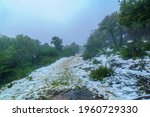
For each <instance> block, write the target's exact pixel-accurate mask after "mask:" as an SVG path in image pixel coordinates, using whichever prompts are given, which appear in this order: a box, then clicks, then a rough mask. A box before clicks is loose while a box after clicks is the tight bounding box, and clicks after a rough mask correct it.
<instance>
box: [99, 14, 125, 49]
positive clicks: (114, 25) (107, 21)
mask: <svg viewBox="0 0 150 117" xmlns="http://www.w3.org/2000/svg"><path fill="white" fill-rule="evenodd" d="M99 30H100V31H106V32H108V33H109V34H110V35H111V39H112V41H113V43H114V45H115V47H121V46H122V42H123V27H122V26H121V25H119V23H118V13H117V12H114V13H112V14H111V15H108V16H106V17H105V18H104V19H103V21H102V22H101V23H100V24H99ZM118 34H119V35H120V36H119V37H120V38H119V43H117V37H118Z"/></svg>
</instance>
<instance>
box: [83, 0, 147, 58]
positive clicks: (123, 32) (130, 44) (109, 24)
mask: <svg viewBox="0 0 150 117" xmlns="http://www.w3.org/2000/svg"><path fill="white" fill-rule="evenodd" d="M149 11H150V1H149V0H121V1H120V10H119V11H118V12H114V13H112V14H110V15H107V16H106V17H105V18H104V19H103V20H102V22H100V23H99V24H98V28H97V29H95V31H94V32H93V33H92V34H91V35H90V37H89V38H88V41H87V43H86V44H85V51H84V54H83V58H84V59H90V58H92V57H94V56H96V55H97V54H99V53H100V52H101V51H102V50H103V49H104V48H111V49H113V50H114V51H116V52H117V51H118V52H119V53H120V55H121V57H122V58H124V59H130V58H133V59H135V58H141V57H143V56H145V55H147V53H146V51H150V12H149Z"/></svg>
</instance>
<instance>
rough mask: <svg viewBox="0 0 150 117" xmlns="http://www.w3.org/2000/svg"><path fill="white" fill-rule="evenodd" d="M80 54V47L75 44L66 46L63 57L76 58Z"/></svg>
mask: <svg viewBox="0 0 150 117" xmlns="http://www.w3.org/2000/svg"><path fill="white" fill-rule="evenodd" d="M78 52H79V45H77V44H76V43H75V42H73V43H72V44H71V45H68V46H64V48H63V52H62V54H63V55H62V56H65V57H68V56H74V55H75V54H77V53H78Z"/></svg>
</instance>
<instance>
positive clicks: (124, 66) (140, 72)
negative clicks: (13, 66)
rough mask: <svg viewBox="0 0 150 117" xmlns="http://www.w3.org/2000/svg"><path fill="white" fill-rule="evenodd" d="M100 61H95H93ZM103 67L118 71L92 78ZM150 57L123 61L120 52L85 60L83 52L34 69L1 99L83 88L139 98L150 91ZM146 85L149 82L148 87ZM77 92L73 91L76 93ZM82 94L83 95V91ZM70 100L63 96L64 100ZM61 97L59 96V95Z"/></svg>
mask: <svg viewBox="0 0 150 117" xmlns="http://www.w3.org/2000/svg"><path fill="white" fill-rule="evenodd" d="M94 60H96V61H98V64H93V61H94ZM99 66H108V67H112V68H113V69H114V71H115V74H114V75H113V76H111V77H107V78H105V79H104V80H103V81H101V82H100V81H94V80H92V79H91V78H90V77H89V74H90V72H91V70H94V69H96V68H98V67H99ZM149 81H150V58H149V57H145V58H144V59H137V60H132V59H129V60H122V59H121V58H120V57H119V56H118V55H110V56H106V55H101V56H99V57H95V58H93V59H91V60H88V61H84V60H83V59H82V57H80V55H76V56H74V57H69V58H62V59H60V60H58V61H56V62H55V63H53V64H51V65H49V66H47V67H42V68H40V69H37V70H35V71H33V72H32V73H31V74H30V75H29V76H27V77H25V78H23V79H21V80H17V81H13V82H11V83H9V84H7V85H6V86H5V87H3V88H1V89H0V99H1V100H3V99H5V100H6V99H12V100H20V99H22V100H24V99H28V100H36V99H55V96H56V95H60V94H62V92H68V91H71V90H72V91H73V90H76V89H82V90H83V91H85V92H86V91H89V92H91V93H92V94H93V95H92V96H93V99H95V97H100V98H101V99H135V98H137V97H139V96H143V95H147V94H148V93H149V92H150V90H149V89H148V88H149V87H150V82H149ZM143 85H146V86H144V87H146V89H144V87H143ZM72 95H73V92H72ZM81 95H82V94H81ZM61 98H62V99H69V98H67V97H63V96H62V97H61V96H60V99H61ZM56 99H57V98H56Z"/></svg>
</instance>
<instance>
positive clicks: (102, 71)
mask: <svg viewBox="0 0 150 117" xmlns="http://www.w3.org/2000/svg"><path fill="white" fill-rule="evenodd" d="M113 74H114V71H113V69H112V68H107V67H106V66H105V67H104V66H100V67H99V68H98V69H96V70H93V71H91V73H90V77H92V78H93V79H94V80H100V81H102V80H103V79H104V78H105V77H109V76H111V75H113Z"/></svg>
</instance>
